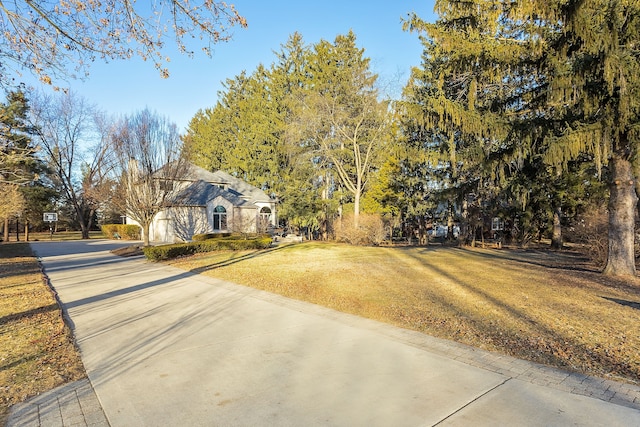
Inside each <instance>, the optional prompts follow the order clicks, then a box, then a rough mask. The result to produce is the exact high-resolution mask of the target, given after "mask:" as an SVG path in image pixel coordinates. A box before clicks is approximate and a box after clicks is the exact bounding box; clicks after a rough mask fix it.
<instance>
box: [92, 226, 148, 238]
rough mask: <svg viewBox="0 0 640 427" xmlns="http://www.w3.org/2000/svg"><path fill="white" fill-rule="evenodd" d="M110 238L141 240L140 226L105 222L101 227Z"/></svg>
mask: <svg viewBox="0 0 640 427" xmlns="http://www.w3.org/2000/svg"><path fill="white" fill-rule="evenodd" d="M100 229H101V230H102V234H104V235H105V237H106V238H108V239H117V238H118V236H120V238H121V239H124V240H140V227H139V226H137V225H133V224H104V225H103V226H102V227H100Z"/></svg>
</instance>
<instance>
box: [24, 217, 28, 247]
mask: <svg viewBox="0 0 640 427" xmlns="http://www.w3.org/2000/svg"><path fill="white" fill-rule="evenodd" d="M24 241H25V242H28V241H29V220H28V219H25V220H24Z"/></svg>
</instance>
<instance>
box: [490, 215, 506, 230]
mask: <svg viewBox="0 0 640 427" xmlns="http://www.w3.org/2000/svg"><path fill="white" fill-rule="evenodd" d="M502 230H504V220H503V219H502V218H498V217H495V218H493V220H492V221H491V231H502Z"/></svg>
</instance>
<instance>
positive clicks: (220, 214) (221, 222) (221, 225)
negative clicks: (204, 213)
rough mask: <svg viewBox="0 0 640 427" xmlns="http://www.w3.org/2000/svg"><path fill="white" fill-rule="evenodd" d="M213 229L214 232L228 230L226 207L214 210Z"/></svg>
mask: <svg viewBox="0 0 640 427" xmlns="http://www.w3.org/2000/svg"><path fill="white" fill-rule="evenodd" d="M213 229H214V231H220V230H226V229H227V210H226V209H225V208H224V206H220V205H218V206H216V207H215V208H214V209H213Z"/></svg>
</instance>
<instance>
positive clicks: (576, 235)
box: [566, 207, 609, 267]
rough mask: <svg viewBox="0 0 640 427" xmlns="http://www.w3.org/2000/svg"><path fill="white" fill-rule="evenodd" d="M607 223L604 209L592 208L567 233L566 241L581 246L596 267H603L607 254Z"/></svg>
mask: <svg viewBox="0 0 640 427" xmlns="http://www.w3.org/2000/svg"><path fill="white" fill-rule="evenodd" d="M608 230H609V222H608V214H607V210H606V208H604V207H592V208H590V209H588V210H587V211H586V212H585V213H584V214H582V215H581V216H580V217H579V220H578V221H577V223H576V224H575V225H574V226H573V227H571V228H570V229H569V230H568V231H567V233H566V234H567V236H566V237H567V240H569V241H572V242H575V243H578V244H579V245H581V246H582V248H583V251H584V253H585V255H587V256H588V257H589V258H590V259H591V260H592V261H593V262H595V263H596V264H597V265H599V266H601V267H604V265H605V263H606V262H607V255H608V252H609V241H608V233H609V231H608Z"/></svg>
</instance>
